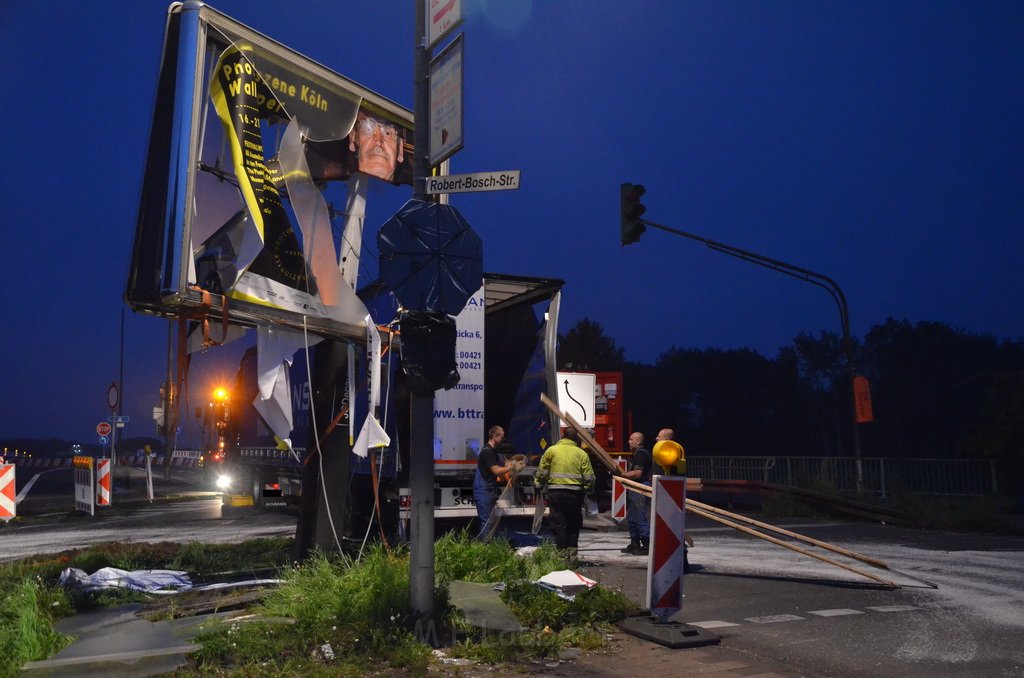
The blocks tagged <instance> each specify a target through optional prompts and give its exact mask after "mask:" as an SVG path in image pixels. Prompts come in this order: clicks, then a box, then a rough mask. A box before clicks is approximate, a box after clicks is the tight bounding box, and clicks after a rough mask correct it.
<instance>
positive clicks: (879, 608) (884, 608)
mask: <svg viewBox="0 0 1024 678" xmlns="http://www.w3.org/2000/svg"><path fill="white" fill-rule="evenodd" d="M868 609H869V610H874V611H875V612H909V611H910V610H917V609H919V608H918V607H917V606H915V605H875V606H873V607H869V608H868Z"/></svg>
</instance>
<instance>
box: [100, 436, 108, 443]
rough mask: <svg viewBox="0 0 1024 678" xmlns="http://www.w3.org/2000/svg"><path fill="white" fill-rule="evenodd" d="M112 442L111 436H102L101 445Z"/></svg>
mask: <svg viewBox="0 0 1024 678" xmlns="http://www.w3.org/2000/svg"><path fill="white" fill-rule="evenodd" d="M109 442H110V438H108V437H107V436H100V445H106V444H107V443H109Z"/></svg>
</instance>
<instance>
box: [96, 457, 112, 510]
mask: <svg viewBox="0 0 1024 678" xmlns="http://www.w3.org/2000/svg"><path fill="white" fill-rule="evenodd" d="M96 505H97V506H110V460H109V459H97V460H96Z"/></svg>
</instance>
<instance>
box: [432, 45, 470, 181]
mask: <svg viewBox="0 0 1024 678" xmlns="http://www.w3.org/2000/svg"><path fill="white" fill-rule="evenodd" d="M462 42H463V36H462V35H459V37H457V38H455V40H453V41H452V43H451V44H450V45H448V46H447V47H445V48H444V50H443V51H442V52H441V53H440V54H438V55H437V58H436V59H434V60H433V61H431V62H430V135H429V146H428V149H429V151H430V153H429V156H430V165H431V166H432V167H433V166H435V165H438V164H440V163H441V162H442V161H443V160H446V159H447V158H449V157H451V156H452V155H453V154H454V153H455V152H456V151H458V150H459V149H460V148H462Z"/></svg>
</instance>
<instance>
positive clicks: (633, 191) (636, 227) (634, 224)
mask: <svg viewBox="0 0 1024 678" xmlns="http://www.w3.org/2000/svg"><path fill="white" fill-rule="evenodd" d="M646 192H647V189H646V188H644V187H643V186H641V185H640V184H622V185H621V186H620V187H619V198H620V212H621V218H622V223H621V228H622V245H623V246H626V245H630V244H632V243H635V242H638V241H639V240H640V236H641V235H643V232H644V231H646V230H647V227H646V226H645V225H644V222H643V220H642V219H641V218H640V217H642V216H643V213H644V212H646V211H647V208H646V207H644V206H643V205H641V204H640V198H641V197H642V196H643V194H644V193H646Z"/></svg>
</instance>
